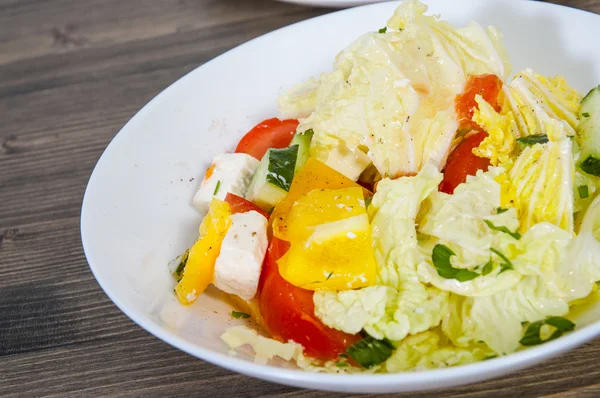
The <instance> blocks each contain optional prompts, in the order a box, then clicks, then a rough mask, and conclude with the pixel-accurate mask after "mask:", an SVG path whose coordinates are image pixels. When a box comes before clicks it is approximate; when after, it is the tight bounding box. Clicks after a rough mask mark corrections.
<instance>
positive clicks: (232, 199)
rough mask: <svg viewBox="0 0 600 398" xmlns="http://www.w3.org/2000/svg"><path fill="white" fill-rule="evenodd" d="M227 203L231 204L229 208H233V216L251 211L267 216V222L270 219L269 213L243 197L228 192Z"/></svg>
mask: <svg viewBox="0 0 600 398" xmlns="http://www.w3.org/2000/svg"><path fill="white" fill-rule="evenodd" d="M225 202H227V203H229V207H230V208H231V214H236V213H247V212H249V211H252V210H254V211H257V212H259V213H260V214H262V215H263V216H265V218H266V219H267V220H268V219H269V213H267V212H266V211H264V210H263V209H261V208H260V207H258V206H257V205H255V204H254V203H252V202H250V201H249V200H246V199H244V198H242V197H241V196H237V195H235V194H232V193H230V192H227V196H225Z"/></svg>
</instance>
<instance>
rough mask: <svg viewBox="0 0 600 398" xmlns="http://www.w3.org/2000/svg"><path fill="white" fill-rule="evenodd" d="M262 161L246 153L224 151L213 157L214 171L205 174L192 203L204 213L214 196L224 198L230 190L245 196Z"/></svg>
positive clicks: (212, 165)
mask: <svg viewBox="0 0 600 398" xmlns="http://www.w3.org/2000/svg"><path fill="white" fill-rule="evenodd" d="M259 163H260V162H259V161H258V160H256V159H255V158H253V157H252V156H250V155H247V154H245V153H223V154H220V155H217V156H215V157H214V158H213V162H212V164H211V166H210V168H212V172H209V173H207V174H209V175H208V178H207V177H206V176H205V178H204V180H203V181H202V183H201V184H200V187H199V188H198V192H196V194H195V195H194V199H193V200H192V203H193V204H194V206H196V207H197V208H198V210H200V211H201V212H202V213H206V212H207V211H208V204H209V203H210V201H211V200H212V198H213V197H215V198H217V199H221V200H224V199H225V196H226V195H227V193H228V192H231V193H233V194H236V195H238V196H241V197H244V194H245V193H246V189H247V188H248V185H249V184H250V180H251V179H252V174H254V171H255V170H256V168H257V167H258V164H259Z"/></svg>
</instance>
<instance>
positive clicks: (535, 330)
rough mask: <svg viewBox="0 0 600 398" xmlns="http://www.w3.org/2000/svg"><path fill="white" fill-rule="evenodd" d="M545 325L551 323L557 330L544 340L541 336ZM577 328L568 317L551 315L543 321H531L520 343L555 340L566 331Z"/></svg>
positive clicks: (529, 343)
mask: <svg viewBox="0 0 600 398" xmlns="http://www.w3.org/2000/svg"><path fill="white" fill-rule="evenodd" d="M544 325H550V326H553V327H554V328H556V330H555V331H554V332H553V333H552V334H551V335H550V337H548V338H547V339H545V340H543V339H542V337H541V336H540V329H541V328H542V326H544ZM573 329H575V324H574V323H573V322H571V321H570V320H568V319H567V318H563V317H560V316H551V317H548V318H546V319H545V320H542V321H537V322H533V323H530V324H529V326H527V330H526V331H525V334H524V335H523V338H522V339H521V341H519V343H521V345H524V346H532V345H538V344H542V343H545V342H547V341H550V340H554V339H557V338H559V337H560V336H562V335H563V334H564V333H565V332H570V331H571V330H573Z"/></svg>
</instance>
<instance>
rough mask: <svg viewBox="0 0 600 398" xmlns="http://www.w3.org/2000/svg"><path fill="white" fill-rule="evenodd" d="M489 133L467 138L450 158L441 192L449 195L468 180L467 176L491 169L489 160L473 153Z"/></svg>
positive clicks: (476, 134) (441, 184) (440, 187)
mask: <svg viewBox="0 0 600 398" xmlns="http://www.w3.org/2000/svg"><path fill="white" fill-rule="evenodd" d="M487 135H488V134H487V133H486V132H483V131H480V132H477V133H475V134H471V135H469V136H467V138H465V139H464V140H463V141H462V142H461V143H460V144H458V146H457V147H456V149H455V150H454V151H452V153H451V154H450V156H449V157H448V162H446V168H445V169H444V179H443V180H442V182H441V183H440V186H439V190H440V191H441V192H446V193H449V194H452V193H454V189H455V188H456V187H457V186H458V185H460V184H462V183H463V182H465V181H466V180H467V176H473V175H475V174H477V170H487V169H488V167H490V160H489V159H488V158H480V157H479V156H477V155H475V154H474V153H473V148H477V147H478V146H479V144H481V141H483V140H484V138H485V137H487Z"/></svg>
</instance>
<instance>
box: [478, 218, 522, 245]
mask: <svg viewBox="0 0 600 398" xmlns="http://www.w3.org/2000/svg"><path fill="white" fill-rule="evenodd" d="M483 222H485V223H486V225H487V226H488V227H490V228H491V229H493V230H494V231H499V232H504V233H505V234H509V235H510V236H512V237H513V238H515V239H516V240H519V239H521V234H520V233H518V232H516V231H515V232H511V230H510V229H508V228H506V227H505V226H503V225H500V226H496V225H494V223H492V222H491V221H490V220H483Z"/></svg>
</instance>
